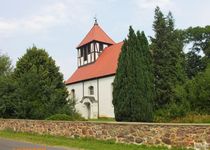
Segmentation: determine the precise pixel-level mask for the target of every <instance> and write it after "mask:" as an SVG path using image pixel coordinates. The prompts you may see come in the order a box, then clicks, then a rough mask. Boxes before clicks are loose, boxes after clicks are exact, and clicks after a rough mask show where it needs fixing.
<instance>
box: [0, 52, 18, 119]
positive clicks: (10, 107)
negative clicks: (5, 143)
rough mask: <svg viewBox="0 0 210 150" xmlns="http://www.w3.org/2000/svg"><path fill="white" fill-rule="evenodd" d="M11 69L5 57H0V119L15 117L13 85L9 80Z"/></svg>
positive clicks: (7, 58) (10, 79)
mask: <svg viewBox="0 0 210 150" xmlns="http://www.w3.org/2000/svg"><path fill="white" fill-rule="evenodd" d="M12 71H13V67H12V65H11V60H10V58H9V57H8V56H7V55H0V117H6V118H8V117H11V116H14V115H15V109H14V107H15V103H14V99H13V92H14V90H15V83H14V81H13V80H12V78H11V74H12Z"/></svg>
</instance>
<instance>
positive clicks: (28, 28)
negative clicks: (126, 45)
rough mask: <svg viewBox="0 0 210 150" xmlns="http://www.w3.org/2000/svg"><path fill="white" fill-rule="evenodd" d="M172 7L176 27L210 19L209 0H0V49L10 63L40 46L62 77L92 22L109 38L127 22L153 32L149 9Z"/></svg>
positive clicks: (119, 36) (121, 33)
mask: <svg viewBox="0 0 210 150" xmlns="http://www.w3.org/2000/svg"><path fill="white" fill-rule="evenodd" d="M157 5H158V6H159V7H160V8H161V10H162V11H163V12H164V13H165V14H166V13H167V12H168V11H169V10H170V11H172V13H173V15H174V18H175V20H176V22H175V24H176V27H177V28H182V29H184V28H187V27H189V26H205V25H210V0H129V1H128V0H0V53H6V54H7V55H9V56H10V57H11V59H12V61H13V64H15V62H16V61H17V60H18V58H20V57H21V56H22V55H23V54H24V53H25V52H26V49H27V48H29V47H31V46H32V45H33V44H35V45H36V46H37V47H39V48H44V49H46V51H47V52H48V53H49V55H50V56H52V57H53V58H54V59H55V60H56V64H57V65H58V66H60V70H61V72H62V73H63V74H64V78H65V79H67V78H68V77H69V76H70V75H71V74H72V73H73V71H74V70H75V69H76V68H77V65H76V49H75V47H76V46H77V45H78V44H79V43H80V41H81V40H82V39H83V37H84V36H85V35H86V33H87V32H88V31H89V30H90V28H91V27H92V25H93V22H94V19H93V18H94V16H95V15H96V16H97V18H98V23H99V25H100V26H101V27H102V28H103V29H104V30H105V32H107V34H108V35H110V37H112V39H113V40H114V41H115V42H120V41H122V40H123V39H124V38H125V37H126V35H127V32H128V27H129V25H132V26H133V27H134V29H136V30H141V31H142V30H143V31H145V33H146V35H147V36H151V35H153V31H152V22H153V17H154V9H155V7H156V6H157Z"/></svg>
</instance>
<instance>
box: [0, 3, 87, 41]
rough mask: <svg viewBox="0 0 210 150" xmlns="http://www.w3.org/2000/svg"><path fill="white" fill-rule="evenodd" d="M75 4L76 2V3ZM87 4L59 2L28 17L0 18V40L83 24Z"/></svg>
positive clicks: (85, 18)
mask: <svg viewBox="0 0 210 150" xmlns="http://www.w3.org/2000/svg"><path fill="white" fill-rule="evenodd" d="M76 2H77V1H76ZM88 5H89V3H84V2H82V3H81V2H77V3H75V1H73V0H70V1H65V0H63V1H59V2H57V3H54V4H51V5H49V6H45V7H43V8H41V9H40V10H37V11H36V14H32V15H31V16H29V17H25V16H23V17H21V18H15V19H11V18H0V38H5V37H11V36H15V35H16V34H17V33H26V34H30V33H40V32H43V31H47V30H48V29H50V28H52V27H55V26H58V25H65V24H74V22H83V23H84V22H85V21H86V20H87V17H86V16H88V15H90V11H88V10H89V9H88Z"/></svg>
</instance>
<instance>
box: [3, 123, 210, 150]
mask: <svg viewBox="0 0 210 150" xmlns="http://www.w3.org/2000/svg"><path fill="white" fill-rule="evenodd" d="M4 129H12V130H14V131H18V132H33V133H38V134H50V135H58V136H66V137H92V138H96V139H100V140H115V141H116V142H120V143H133V144H145V145H165V146H168V147H171V146H173V147H191V148H196V149H210V125H207V124H162V123H161V124H160V123H115V122H112V123H102V122H68V121H43V120H15V119H14V120H6V119H1V120H0V130H4Z"/></svg>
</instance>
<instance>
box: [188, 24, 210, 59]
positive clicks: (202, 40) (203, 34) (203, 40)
mask: <svg viewBox="0 0 210 150" xmlns="http://www.w3.org/2000/svg"><path fill="white" fill-rule="evenodd" d="M185 33H186V37H185V38H186V39H185V42H186V43H192V44H193V45H192V50H193V51H196V52H200V51H202V52H204V54H205V56H206V57H208V58H210V26H206V27H189V28H188V29H186V30H185Z"/></svg>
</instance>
